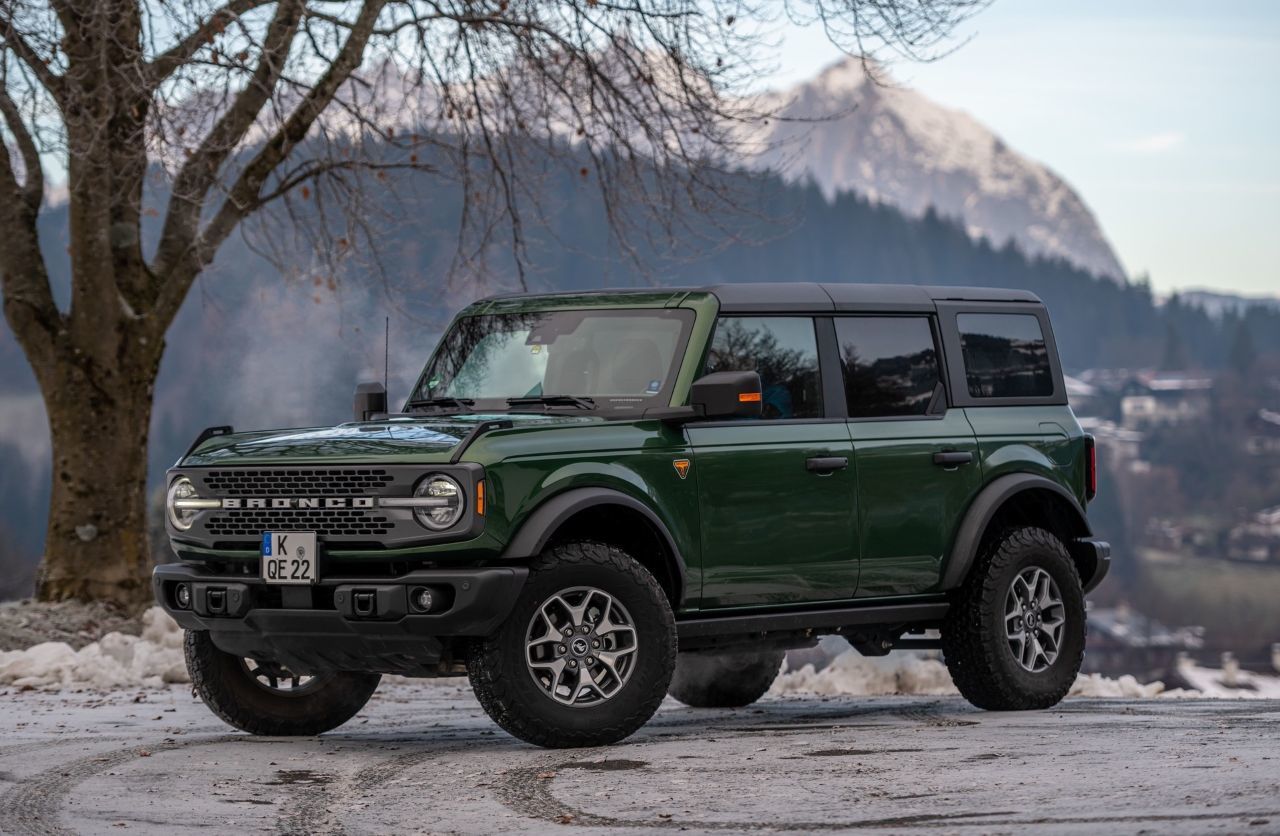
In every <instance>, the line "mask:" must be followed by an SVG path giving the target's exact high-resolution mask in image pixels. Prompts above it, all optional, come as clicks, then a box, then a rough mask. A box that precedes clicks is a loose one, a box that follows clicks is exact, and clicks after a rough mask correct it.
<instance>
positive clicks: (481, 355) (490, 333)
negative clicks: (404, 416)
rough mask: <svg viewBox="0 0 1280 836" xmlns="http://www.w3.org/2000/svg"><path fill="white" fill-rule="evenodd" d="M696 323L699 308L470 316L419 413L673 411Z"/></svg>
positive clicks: (426, 386) (426, 387)
mask: <svg viewBox="0 0 1280 836" xmlns="http://www.w3.org/2000/svg"><path fill="white" fill-rule="evenodd" d="M693 318H694V316H693V311H689V310H680V309H665V308H664V309H655V310H650V309H638V310H617V309H613V310H578V311H537V312H528V313H512V314H491V315H485V316H471V317H465V318H463V319H460V320H458V321H457V322H456V323H454V325H453V327H452V328H451V329H449V332H448V333H447V334H445V336H444V338H443V339H442V340H441V341H440V347H439V348H438V349H437V350H436V353H435V356H434V357H433V358H432V361H431V364H430V365H429V366H428V367H427V370H426V372H425V373H424V374H423V376H422V378H421V380H420V381H419V385H418V389H417V391H416V392H415V393H414V395H413V399H412V400H411V402H410V406H411V407H413V406H414V405H415V404H418V405H420V404H421V403H422V402H426V401H436V402H438V405H440V406H450V405H452V406H461V405H463V404H464V403H465V405H466V406H468V407H473V408H475V409H476V410H495V409H496V410H506V409H515V410H521V409H527V408H529V407H530V406H534V407H536V408H538V409H545V408H548V407H560V406H565V407H573V408H579V409H600V410H632V409H647V408H649V407H654V406H665V405H666V404H667V403H668V402H669V400H670V395H671V388H672V386H673V385H674V383H675V376H676V374H677V373H678V372H679V366H678V360H679V358H680V357H682V356H683V353H684V346H685V342H686V341H687V339H688V335H689V329H690V327H691V325H692V323H693ZM512 399H527V400H524V402H522V403H510V401H511V400H512ZM448 400H452V401H454V403H452V404H450V403H448V402H447V401H448Z"/></svg>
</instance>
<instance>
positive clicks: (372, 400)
mask: <svg viewBox="0 0 1280 836" xmlns="http://www.w3.org/2000/svg"><path fill="white" fill-rule="evenodd" d="M354 414H355V419H356V420H357V421H368V420H369V419H370V418H372V417H373V416H374V415H376V414H382V415H386V414H387V390H386V389H385V388H384V387H383V385H382V384H381V383H361V384H360V385H359V386H357V387H356V399H355V409H354Z"/></svg>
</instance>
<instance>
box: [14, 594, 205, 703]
mask: <svg viewBox="0 0 1280 836" xmlns="http://www.w3.org/2000/svg"><path fill="white" fill-rule="evenodd" d="M189 681H190V679H189V678H188V677H187V668H186V663H185V662H184V661H183V658H182V631H181V630H180V629H179V628H178V625H177V624H176V623H175V622H174V620H173V619H172V618H170V617H169V616H168V615H167V614H166V613H165V611H164V610H162V609H160V608H159V607H152V608H151V609H149V610H147V611H146V612H145V613H144V614H143V616H142V635H141V636H131V635H129V634H127V633H119V632H111V633H107V634H106V635H105V636H103V637H102V638H101V639H99V640H98V641H96V642H92V643H90V644H88V645H86V646H85V647H83V648H81V649H80V650H75V649H73V648H72V647H71V645H69V644H67V643H66V642H43V643H41V644H37V645H35V646H34V647H29V648H27V649H26V650H11V651H6V652H0V685H8V686H13V687H15V688H18V689H24V690H25V689H33V688H38V689H41V690H55V691H56V690H61V689H82V688H83V689H90V690H99V691H110V690H113V689H116V688H139V687H141V688H159V687H162V686H164V685H166V684H169V683H174V682H189Z"/></svg>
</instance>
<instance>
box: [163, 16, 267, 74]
mask: <svg viewBox="0 0 1280 836" xmlns="http://www.w3.org/2000/svg"><path fill="white" fill-rule="evenodd" d="M275 2H276V0H230V2H228V3H227V4H226V5H225V6H223V7H222V8H220V9H218V10H217V11H215V12H214V13H213V14H211V15H209V17H208V18H206V19H205V21H204V22H203V23H201V24H200V25H199V26H197V27H196V29H195V31H193V32H192V33H191V34H189V35H187V36H186V37H185V38H183V39H182V40H181V41H179V42H178V43H176V44H174V45H173V46H172V47H170V48H169V49H168V50H167V51H166V52H164V53H163V54H161V55H158V56H156V58H155V59H154V60H153V61H152V62H151V63H150V65H149V66H148V67H147V83H148V84H149V85H150V86H152V87H155V86H157V85H159V84H160V83H161V82H162V81H164V80H165V79H166V78H168V77H169V76H170V75H172V74H173V72H174V71H175V70H177V69H178V68H179V67H181V66H182V65H184V64H186V63H187V62H188V61H190V60H191V58H192V56H194V55H195V54H196V52H198V51H199V50H200V48H201V47H203V46H205V45H206V44H209V43H210V42H212V41H213V39H214V38H216V37H217V36H218V35H219V34H220V33H221V32H222V31H223V30H225V29H226V28H227V27H228V26H230V25H231V23H232V22H234V21H235V20H237V19H238V18H239V17H240V16H242V15H244V14H247V13H249V12H251V11H253V10H254V9H258V8H262V7H263V6H269V5H271V4H272V3H275Z"/></svg>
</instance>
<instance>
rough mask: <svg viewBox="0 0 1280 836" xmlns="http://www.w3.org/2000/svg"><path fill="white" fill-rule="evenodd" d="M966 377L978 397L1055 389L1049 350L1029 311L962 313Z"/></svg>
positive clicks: (1022, 395) (1034, 393)
mask: <svg viewBox="0 0 1280 836" xmlns="http://www.w3.org/2000/svg"><path fill="white" fill-rule="evenodd" d="M956 325H957V326H958V327H959V329H960V347H961V349H962V350H963V352H964V371H965V379H966V380H967V382H968V386H969V394H970V395H971V396H972V397H975V398H1036V397H1046V396H1049V395H1052V394H1053V374H1052V373H1051V372H1050V371H1049V351H1048V349H1047V348H1046V347H1045V344H1044V333H1043V332H1042V331H1041V330H1040V320H1039V319H1037V318H1036V317H1034V316H1032V315H1031V314H959V315H958V316H957V317H956Z"/></svg>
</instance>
